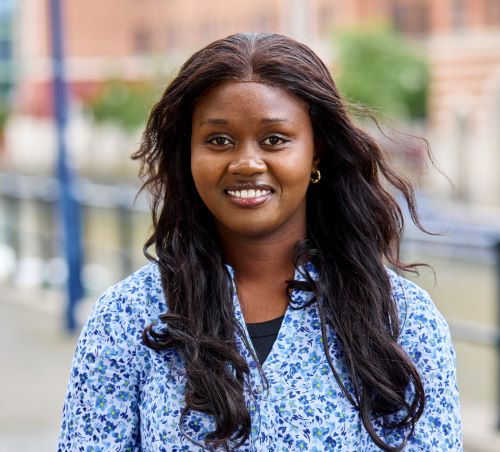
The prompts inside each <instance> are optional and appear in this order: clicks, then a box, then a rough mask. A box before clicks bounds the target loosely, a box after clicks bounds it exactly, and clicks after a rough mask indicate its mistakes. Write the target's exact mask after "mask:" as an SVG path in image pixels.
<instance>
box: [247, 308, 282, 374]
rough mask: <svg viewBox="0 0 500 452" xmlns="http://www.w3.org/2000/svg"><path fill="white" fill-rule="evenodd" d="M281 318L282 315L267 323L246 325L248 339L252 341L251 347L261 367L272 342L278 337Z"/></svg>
mask: <svg viewBox="0 0 500 452" xmlns="http://www.w3.org/2000/svg"><path fill="white" fill-rule="evenodd" d="M283 317H284V316H283V315H282V316H281V317H277V318H276V319H272V320H268V321H267V322H259V323H247V324H246V325H247V330H248V334H249V335H250V339H251V340H252V344H253V347H254V348H255V351H256V352H257V357H258V358H259V362H260V364H261V365H262V363H263V362H264V361H265V360H266V358H267V355H269V352H270V351H271V348H272V346H273V344H274V341H275V340H276V338H277V337H278V332H279V330H280V327H281V322H283Z"/></svg>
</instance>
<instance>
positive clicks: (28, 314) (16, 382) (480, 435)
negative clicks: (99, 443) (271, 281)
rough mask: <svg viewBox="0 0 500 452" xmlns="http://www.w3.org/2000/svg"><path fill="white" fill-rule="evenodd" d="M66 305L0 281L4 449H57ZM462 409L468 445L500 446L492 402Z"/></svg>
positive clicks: (479, 448)
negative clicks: (63, 315) (61, 314)
mask: <svg viewBox="0 0 500 452" xmlns="http://www.w3.org/2000/svg"><path fill="white" fill-rule="evenodd" d="M89 304H90V303H89V302H87V303H85V304H84V305H83V306H82V310H81V315H80V317H84V316H86V313H87V312H88V308H89ZM61 305H62V299H61V295H60V294H54V293H52V294H51V293H47V292H40V291H26V290H23V291H20V290H14V289H12V288H6V287H1V286H0V363H2V371H1V372H0V400H1V402H0V452H53V451H55V450H56V444H57V433H58V429H59V423H60V415H61V409H62V403H63V398H64V393H65V389H66V382H67V377H68V372H69V367H70V363H71V356H72V354H73V350H74V347H75V344H76V340H77V337H76V336H73V337H70V336H68V335H65V334H64V333H62V328H61V325H62V319H61V317H60V315H59V310H60V309H59V308H60V306H61ZM478 371H479V372H480V370H478ZM462 411H463V414H462V416H463V427H464V442H465V450H466V451H471V452H489V451H491V452H493V451H495V452H498V451H500V434H498V433H496V432H495V429H494V423H495V413H494V411H493V409H492V405H489V406H486V405H484V404H483V405H480V404H477V403H474V402H471V401H466V400H465V401H462Z"/></svg>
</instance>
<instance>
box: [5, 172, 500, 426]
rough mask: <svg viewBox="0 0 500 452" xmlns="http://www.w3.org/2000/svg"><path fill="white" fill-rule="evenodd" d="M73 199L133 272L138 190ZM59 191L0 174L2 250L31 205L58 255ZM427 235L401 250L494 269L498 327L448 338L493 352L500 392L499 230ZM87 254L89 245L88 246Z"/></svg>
mask: <svg viewBox="0 0 500 452" xmlns="http://www.w3.org/2000/svg"><path fill="white" fill-rule="evenodd" d="M75 186H76V188H77V193H76V196H77V199H78V201H79V203H80V205H81V206H82V207H83V209H84V215H85V213H87V214H88V213H89V211H91V210H92V209H94V210H98V209H103V210H104V211H106V212H108V213H109V212H112V215H113V216H114V218H115V220H116V221H115V225H116V228H117V235H118V240H117V246H116V247H115V249H109V248H108V249H106V253H114V254H115V255H116V261H117V262H119V263H120V265H121V267H120V269H119V273H120V275H121V276H125V275H128V274H129V273H131V272H132V271H133V270H134V259H133V255H134V253H133V249H132V247H133V245H132V242H133V240H132V236H133V228H134V224H133V222H132V220H131V218H132V216H133V214H139V215H144V218H147V216H148V215H149V214H148V211H149V207H148V203H147V200H146V198H145V196H140V197H138V198H137V199H136V194H137V191H138V187H137V186H136V185H134V184H132V183H118V184H113V185H110V184H100V183H96V182H93V181H91V180H86V179H79V180H77V181H76V184H75ZM58 189H59V185H58V183H57V180H56V179H53V178H50V177H41V176H29V175H21V174H16V173H5V172H4V173H1V172H0V244H1V242H2V241H3V242H4V243H5V244H8V246H9V247H11V248H12V249H13V250H14V253H15V254H17V256H19V255H20V253H21V248H22V244H23V241H24V240H25V239H26V237H24V236H23V232H22V228H21V227H20V224H21V218H20V211H21V207H22V204H23V203H25V202H31V203H32V204H33V205H34V206H35V210H36V215H35V216H36V222H37V223H38V225H37V226H36V227H33V228H32V229H31V233H33V234H35V235H37V237H36V238H35V241H37V242H38V251H39V253H40V254H41V258H42V259H43V260H48V259H50V258H51V257H54V256H58V255H59V256H60V255H62V250H61V249H60V245H59V244H60V243H62V241H61V240H60V239H61V236H60V235H61V234H60V232H59V227H58V222H57V218H56V214H55V206H56V202H57V199H58ZM424 223H425V225H426V227H427V228H428V230H430V231H434V232H443V235H438V236H433V235H428V234H424V233H422V232H421V231H419V230H417V229H416V228H413V227H408V228H407V230H406V233H405V239H404V242H403V250H404V249H408V248H411V247H418V249H419V251H420V252H426V250H428V252H429V253H430V254H432V255H439V254H442V255H447V256H448V257H449V256H450V255H451V256H453V259H464V260H469V261H470V260H472V261H477V262H481V263H487V264H491V265H494V266H495V269H496V270H495V274H496V284H497V300H496V308H497V322H496V326H491V325H490V326H487V325H483V324H480V323H477V322H472V321H469V320H459V319H453V318H448V319H447V320H448V323H449V325H450V330H451V333H452V336H453V337H454V338H455V339H458V340H461V341H466V342H469V343H474V344H481V345H487V346H492V347H495V349H496V353H497V358H498V364H497V366H498V369H497V377H496V378H497V380H496V381H497V388H500V229H498V228H495V227H492V226H488V225H473V224H456V223H453V224H452V223H447V222H444V221H436V220H432V221H431V220H427V221H425V219H424ZM86 246H87V249H88V246H89V244H88V243H87V244H86ZM497 393H498V395H497V397H498V399H497V407H498V418H497V419H498V423H497V427H498V428H499V429H500V390H498V391H497Z"/></svg>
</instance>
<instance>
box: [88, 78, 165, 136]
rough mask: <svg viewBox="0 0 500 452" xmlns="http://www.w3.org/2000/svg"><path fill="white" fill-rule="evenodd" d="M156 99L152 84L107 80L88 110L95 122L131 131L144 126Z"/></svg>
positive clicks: (157, 95)
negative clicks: (107, 123)
mask: <svg viewBox="0 0 500 452" xmlns="http://www.w3.org/2000/svg"><path fill="white" fill-rule="evenodd" d="M158 97H159V91H158V89H157V87H156V85H155V84H153V83H149V84H148V83H135V84H131V83H130V84H129V83H125V82H122V81H119V80H109V81H107V82H105V83H104V85H103V87H102V90H101V91H100V94H99V95H98V96H97V97H96V98H94V99H93V100H92V101H91V102H90V103H89V104H88V108H89V110H90V112H91V114H92V117H93V118H94V120H95V121H96V122H111V123H115V124H116V125H118V126H120V127H122V128H124V129H128V130H132V129H136V128H138V127H139V126H141V125H142V124H144V122H145V121H146V119H147V117H148V115H149V111H150V110H151V107H152V106H153V103H154V101H155V100H156V99H157V98H158Z"/></svg>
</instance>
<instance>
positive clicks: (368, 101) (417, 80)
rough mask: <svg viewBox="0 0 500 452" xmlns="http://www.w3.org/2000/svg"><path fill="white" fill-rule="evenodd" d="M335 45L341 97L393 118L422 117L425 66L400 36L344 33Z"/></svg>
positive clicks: (379, 32)
mask: <svg viewBox="0 0 500 452" xmlns="http://www.w3.org/2000/svg"><path fill="white" fill-rule="evenodd" d="M336 43H337V46H338V50H339V60H338V62H339V65H340V77H337V81H338V85H339V89H340V91H341V92H342V94H343V95H344V96H345V97H347V98H348V99H349V100H352V101H354V102H358V103H361V104H364V105H366V106H368V107H375V108H379V109H381V110H382V111H383V112H384V113H388V114H391V115H394V116H396V117H400V118H407V119H418V118H423V117H425V115H426V106H427V90H428V68H427V64H426V61H425V59H424V58H423V56H422V55H421V54H420V53H419V52H418V51H417V50H416V49H415V48H414V47H413V46H412V45H411V44H410V43H408V42H407V41H406V40H405V38H404V37H403V36H401V35H399V34H397V33H395V32H393V31H390V30H385V29H367V30H359V31H345V32H341V33H338V35H337V36H336Z"/></svg>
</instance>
